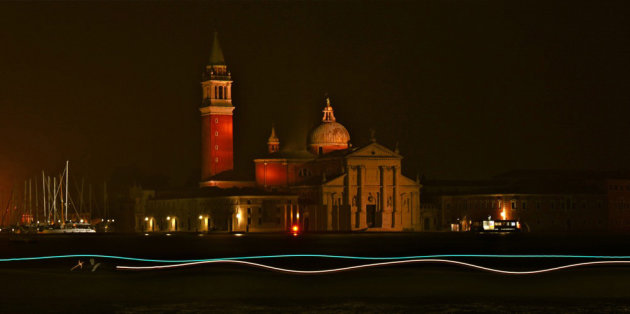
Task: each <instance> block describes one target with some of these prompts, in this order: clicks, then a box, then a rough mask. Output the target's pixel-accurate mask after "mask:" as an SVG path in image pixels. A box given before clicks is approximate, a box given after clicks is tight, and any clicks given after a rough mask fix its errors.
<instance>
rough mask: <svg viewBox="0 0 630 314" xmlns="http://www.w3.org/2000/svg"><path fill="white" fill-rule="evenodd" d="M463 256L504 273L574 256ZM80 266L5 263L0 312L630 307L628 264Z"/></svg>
mask: <svg viewBox="0 0 630 314" xmlns="http://www.w3.org/2000/svg"><path fill="white" fill-rule="evenodd" d="M629 244H630V236H627V235H614V234H606V235H557V234H556V235H554V234H549V235H542V234H519V235H511V236H480V235H475V234H461V233H460V234H455V233H422V234H309V235H302V236H298V237H294V236H292V235H281V234H257V235H252V234H247V235H242V236H236V235H232V234H210V235H204V236H199V235H196V234H173V235H171V236H166V235H164V234H160V235H150V236H144V235H125V234H106V235H104V234H97V235H83V236H81V235H79V236H76V235H46V236H35V237H32V238H30V237H8V236H2V237H0V257H2V258H7V257H24V256H43V255H60V254H103V255H120V256H130V257H143V258H164V259H189V258H211V257H235V256H248V255H269V254H304V253H310V254H338V255H355V256H409V255H430V254H579V255H630V245H629ZM460 260H461V259H460ZM463 260H465V261H469V262H474V263H477V264H482V265H484V266H489V267H497V268H502V269H512V270H531V269H537V268H542V267H550V266H556V265H559V264H563V263H564V264H566V263H568V262H572V261H574V260H563V261H556V260H554V261H549V260H546V259H514V260H498V259H472V258H469V259H463ZM77 262H78V261H77V260H76V259H59V260H48V261H37V262H4V263H1V264H0V278H2V282H1V285H0V295H2V300H1V301H2V302H1V305H0V312H2V313H7V312H8V313H15V312H34V311H44V312H51V311H52V312H75V311H89V312H123V313H125V312H129V313H137V312H140V313H154V312H219V313H232V312H241V313H249V312H259V313H267V312H282V313H290V312H311V313H322V312H324V313H347V312H351V313H406V312H499V313H505V312H532V313H549V312H572V313H575V312H628V311H629V309H630V307H629V305H630V266H627V267H626V266H614V267H613V266H605V267H586V268H577V269H573V270H566V271H558V272H554V273H547V274H542V275H534V276H507V275H499V274H494V273H488V272H483V271H479V270H473V269H468V268H462V267H456V266H449V265H437V264H432V265H429V264H427V265H424V264H423V265H419V264H418V265H404V266H390V267H384V268H373V269H366V270H360V271H353V272H346V273H339V274H328V275H318V276H299V275H288V274H281V273H275V272H271V271H265V270H260V269H255V268H249V267H243V266H238V265H206V266H199V267H190V268H184V269H178V270H167V271H164V270H162V271H151V272H129V271H120V270H116V269H115V266H117V265H133V264H140V263H133V262H123V261H118V260H107V259H102V258H97V259H96V262H99V263H101V266H100V267H99V268H98V269H97V270H96V271H95V272H91V271H90V270H89V268H88V267H86V268H85V269H78V270H75V271H70V268H71V267H72V266H74V265H75V264H76V263H77ZM84 262H87V260H84ZM264 262H265V263H268V264H271V265H276V266H280V267H288V268H294V269H321V268H328V267H340V266H348V265H350V264H353V263H357V262H355V261H339V260H324V259H314V258H293V259H284V260H266V261H264ZM86 265H87V264H86ZM143 265H146V264H143Z"/></svg>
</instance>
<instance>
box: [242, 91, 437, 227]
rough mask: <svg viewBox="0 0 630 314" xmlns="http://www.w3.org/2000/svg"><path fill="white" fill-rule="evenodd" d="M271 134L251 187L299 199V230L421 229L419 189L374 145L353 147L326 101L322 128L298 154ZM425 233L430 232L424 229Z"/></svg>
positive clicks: (395, 158)
mask: <svg viewBox="0 0 630 314" xmlns="http://www.w3.org/2000/svg"><path fill="white" fill-rule="evenodd" d="M280 148H281V146H280V140H279V139H278V138H277V137H276V135H275V131H274V130H273V129H272V131H271V136H270V137H269V141H268V153H267V154H266V155H265V156H262V157H260V158H256V159H255V160H254V163H255V169H256V185H257V186H259V187H262V188H264V189H265V190H272V191H287V192H290V193H294V194H296V195H298V196H299V198H298V199H299V204H300V211H301V212H302V217H303V219H302V220H300V221H299V223H300V225H301V226H302V228H303V229H304V230H314V231H360V230H362V231H413V230H421V229H422V228H421V221H423V218H422V216H421V214H422V213H421V212H420V184H419V183H418V182H416V181H414V180H412V179H409V178H407V177H405V176H404V175H403V174H402V173H401V162H402V159H403V158H402V156H400V154H398V152H397V151H392V150H390V149H389V148H387V147H385V146H383V145H381V144H379V143H377V142H376V140H375V139H372V140H371V142H370V143H369V144H367V145H364V146H360V147H353V146H352V145H350V134H349V132H348V131H347V130H346V128H345V127H344V126H343V125H341V124H340V123H338V122H337V121H336V119H335V116H334V110H333V108H332V106H331V104H330V99H326V106H325V107H324V110H323V117H322V123H321V124H320V125H319V126H317V127H316V128H314V129H313V130H312V131H311V132H310V134H309V136H308V143H307V147H306V149H305V150H303V151H283V150H281V149H280ZM429 228H430V227H429Z"/></svg>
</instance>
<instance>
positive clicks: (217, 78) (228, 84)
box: [199, 32, 234, 183]
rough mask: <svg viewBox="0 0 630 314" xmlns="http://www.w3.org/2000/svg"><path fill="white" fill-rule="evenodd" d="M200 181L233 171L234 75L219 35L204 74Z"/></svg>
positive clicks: (214, 42) (215, 35)
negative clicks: (230, 69)
mask: <svg viewBox="0 0 630 314" xmlns="http://www.w3.org/2000/svg"><path fill="white" fill-rule="evenodd" d="M201 89H202V92H203V100H202V104H201V108H199V111H200V112H201V181H202V183H203V182H204V181H207V180H209V179H210V178H211V177H212V176H214V175H216V174H218V173H221V172H223V171H227V170H232V169H233V168H234V160H233V158H234V151H233V129H232V112H233V111H234V106H233V105H232V74H231V73H230V72H229V71H228V69H227V64H226V63H225V59H224V58H223V51H222V50H221V46H220V45H219V38H218V35H217V33H216V32H215V33H214V40H213V42H212V52H211V53H210V63H209V64H208V65H207V66H206V69H205V71H204V72H203V75H202V82H201Z"/></svg>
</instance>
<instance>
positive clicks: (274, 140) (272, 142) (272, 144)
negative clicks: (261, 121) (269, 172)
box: [267, 125, 280, 154]
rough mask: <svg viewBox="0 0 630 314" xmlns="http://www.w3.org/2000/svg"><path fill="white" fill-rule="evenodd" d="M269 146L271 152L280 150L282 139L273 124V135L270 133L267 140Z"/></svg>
mask: <svg viewBox="0 0 630 314" xmlns="http://www.w3.org/2000/svg"><path fill="white" fill-rule="evenodd" d="M267 148H268V149H269V153H270V154H272V153H277V152H278V151H280V140H279V139H278V137H277V136H276V129H275V128H274V127H273V125H272V126H271V135H269V139H268V140H267Z"/></svg>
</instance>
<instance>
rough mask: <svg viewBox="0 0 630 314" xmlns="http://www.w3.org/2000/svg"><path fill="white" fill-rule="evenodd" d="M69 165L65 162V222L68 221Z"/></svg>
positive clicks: (67, 161)
mask: <svg viewBox="0 0 630 314" xmlns="http://www.w3.org/2000/svg"><path fill="white" fill-rule="evenodd" d="M69 163H70V161H69V160H66V215H65V218H66V220H68V177H69V176H70V175H69V174H70V172H69V170H70V169H69V168H68V164H69Z"/></svg>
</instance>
